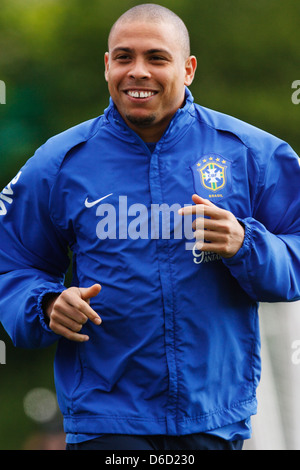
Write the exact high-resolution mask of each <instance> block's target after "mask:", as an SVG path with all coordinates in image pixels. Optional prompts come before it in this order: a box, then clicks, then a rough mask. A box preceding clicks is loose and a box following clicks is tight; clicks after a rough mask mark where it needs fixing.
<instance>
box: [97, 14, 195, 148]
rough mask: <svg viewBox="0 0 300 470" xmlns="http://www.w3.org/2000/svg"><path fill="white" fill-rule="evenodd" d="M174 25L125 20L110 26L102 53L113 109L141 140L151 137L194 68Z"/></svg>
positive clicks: (174, 105)
mask: <svg viewBox="0 0 300 470" xmlns="http://www.w3.org/2000/svg"><path fill="white" fill-rule="evenodd" d="M178 43H179V41H178V40H177V37H176V30H175V28H174V26H172V25H171V24H168V23H158V24H149V23H144V22H143V23H141V22H136V21H135V22H130V23H125V24H120V25H118V26H117V27H116V29H115V31H114V32H113V34H112V37H111V39H110V43H109V52H107V53H106V54H105V78H106V80H107V82H108V89H109V92H110V95H111V97H112V99H113V101H114V103H115V105H116V107H117V108H118V111H119V113H120V114H121V116H122V117H123V119H124V120H125V122H126V123H127V124H128V126H129V127H131V128H132V129H133V130H134V131H135V132H137V133H138V134H139V135H140V137H142V139H143V140H145V141H148V142H150V141H152V142H157V141H158V140H159V139H160V137H161V136H162V134H163V132H164V131H165V129H166V127H167V126H168V124H169V122H170V120H171V119H172V117H173V115H174V114H175V113H176V111H177V110H178V108H180V107H181V106H182V105H183V102H184V94H185V85H187V86H189V85H190V84H191V83H192V81H193V78H194V73H195V70H196V59H195V57H193V56H191V57H188V58H186V57H184V53H183V50H182V47H181V46H180V44H178Z"/></svg>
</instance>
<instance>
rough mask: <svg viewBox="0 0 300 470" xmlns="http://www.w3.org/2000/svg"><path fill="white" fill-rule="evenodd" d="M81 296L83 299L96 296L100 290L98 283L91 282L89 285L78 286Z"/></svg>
mask: <svg viewBox="0 0 300 470" xmlns="http://www.w3.org/2000/svg"><path fill="white" fill-rule="evenodd" d="M79 291H80V295H81V298H82V299H83V300H85V301H87V300H89V299H91V298H92V297H96V296H97V295H98V294H99V292H100V291H101V286H100V284H93V285H92V286H90V287H79Z"/></svg>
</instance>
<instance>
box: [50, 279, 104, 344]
mask: <svg viewBox="0 0 300 470" xmlns="http://www.w3.org/2000/svg"><path fill="white" fill-rule="evenodd" d="M100 290H101V286H100V285H99V284H94V285H92V286H91V287H87V288H84V287H70V288H69V289H66V290H65V291H63V292H62V293H61V294H59V295H58V296H57V297H56V298H54V299H53V298H52V300H51V301H50V303H48V305H46V306H45V313H46V315H47V316H48V318H49V320H50V323H49V327H50V328H51V330H52V331H54V333H56V334H58V335H61V336H64V337H65V338H67V339H70V340H72V341H78V342H84V341H88V340H89V337H88V336H87V335H83V334H81V333H80V330H81V329H82V327H83V325H84V324H85V323H86V322H87V321H88V320H91V321H92V322H93V323H94V324H95V325H100V323H101V322H102V320H101V318H100V317H99V315H98V314H97V313H96V312H95V311H94V310H93V309H92V308H91V307H90V305H89V301H90V298H92V297H95V296H96V295H98V294H99V292H100Z"/></svg>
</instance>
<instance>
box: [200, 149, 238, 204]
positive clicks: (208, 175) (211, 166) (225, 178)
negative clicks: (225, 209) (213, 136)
mask: <svg viewBox="0 0 300 470" xmlns="http://www.w3.org/2000/svg"><path fill="white" fill-rule="evenodd" d="M191 170H192V173H193V177H194V187H195V191H196V193H197V194H199V196H202V197H204V198H206V199H218V198H219V199H222V198H224V197H226V196H228V195H229V194H230V193H231V189H232V182H231V162H230V161H229V160H227V159H226V158H224V157H222V156H221V155H217V154H213V153H211V154H208V155H205V156H203V157H202V158H200V159H199V160H198V161H197V162H196V163H195V164H194V165H193V166H192V167H191Z"/></svg>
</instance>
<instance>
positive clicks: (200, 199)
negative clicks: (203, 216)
mask: <svg viewBox="0 0 300 470" xmlns="http://www.w3.org/2000/svg"><path fill="white" fill-rule="evenodd" d="M192 200H193V201H194V203H195V204H204V205H205V206H213V205H214V204H213V203H212V202H211V201H210V200H209V199H204V198H203V197H201V196H199V195H198V194H193V195H192Z"/></svg>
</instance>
